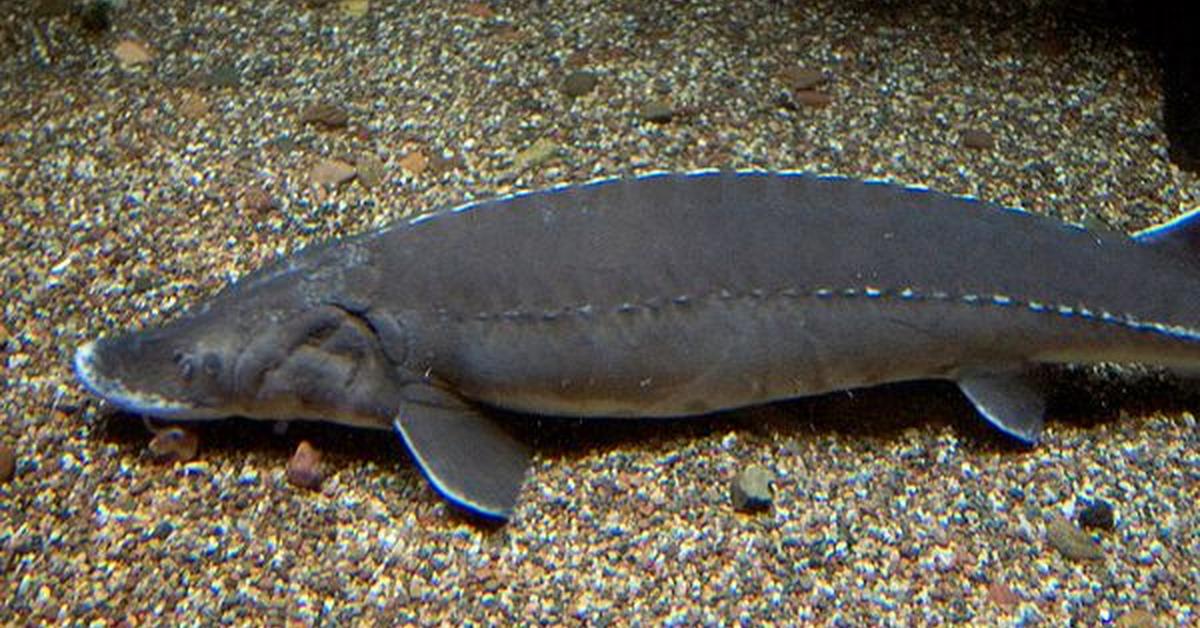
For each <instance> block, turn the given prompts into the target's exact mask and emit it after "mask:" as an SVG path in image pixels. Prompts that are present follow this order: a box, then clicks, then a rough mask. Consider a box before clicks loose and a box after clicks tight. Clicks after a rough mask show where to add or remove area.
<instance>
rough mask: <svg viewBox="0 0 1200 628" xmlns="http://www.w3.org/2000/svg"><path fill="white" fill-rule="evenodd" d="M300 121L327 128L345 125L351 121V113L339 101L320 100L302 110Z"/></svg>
mask: <svg viewBox="0 0 1200 628" xmlns="http://www.w3.org/2000/svg"><path fill="white" fill-rule="evenodd" d="M300 122H303V123H304V124H319V125H321V126H323V127H325V128H327V129H336V128H340V127H344V126H346V125H347V124H349V123H350V114H349V113H348V112H347V111H346V110H345V109H344V108H343V107H341V106H340V105H338V104H337V103H332V102H328V101H318V102H315V103H312V104H310V105H309V106H307V107H305V108H304V110H303V111H301V112H300Z"/></svg>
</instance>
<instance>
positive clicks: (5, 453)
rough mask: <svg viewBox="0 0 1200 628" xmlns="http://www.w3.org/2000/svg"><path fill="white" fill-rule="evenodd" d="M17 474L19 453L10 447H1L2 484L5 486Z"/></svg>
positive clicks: (0, 482)
mask: <svg viewBox="0 0 1200 628" xmlns="http://www.w3.org/2000/svg"><path fill="white" fill-rule="evenodd" d="M16 474H17V452H15V451H13V449H12V447H9V446H8V445H0V484H5V483H7V482H8V481H9V480H11V479H13V476H15V475H16Z"/></svg>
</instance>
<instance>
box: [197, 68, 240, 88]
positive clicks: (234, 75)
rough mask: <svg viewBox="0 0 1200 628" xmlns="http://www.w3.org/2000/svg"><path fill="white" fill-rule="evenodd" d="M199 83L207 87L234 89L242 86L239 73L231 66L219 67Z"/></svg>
mask: <svg viewBox="0 0 1200 628" xmlns="http://www.w3.org/2000/svg"><path fill="white" fill-rule="evenodd" d="M201 83H203V84H204V85H206V86H208V87H217V88H222V87H229V88H234V87H238V86H239V85H241V84H242V76H241V73H239V72H238V69H237V67H236V66H234V65H232V64H225V65H219V66H217V67H215V68H213V69H212V70H211V71H209V72H208V73H207V74H205V75H204V76H203V77H202V78H201Z"/></svg>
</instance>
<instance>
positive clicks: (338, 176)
mask: <svg viewBox="0 0 1200 628" xmlns="http://www.w3.org/2000/svg"><path fill="white" fill-rule="evenodd" d="M356 173H357V171H356V170H355V169H354V166H351V165H350V164H348V163H346V162H344V161H342V160H340V159H326V160H324V161H322V162H321V163H318V164H317V165H315V166H313V169H312V172H311V173H310V175H309V176H311V177H312V181H313V183H316V184H317V185H329V186H333V185H341V184H342V183H345V182H347V181H349V180H350V179H353V178H354V175H355V174H356Z"/></svg>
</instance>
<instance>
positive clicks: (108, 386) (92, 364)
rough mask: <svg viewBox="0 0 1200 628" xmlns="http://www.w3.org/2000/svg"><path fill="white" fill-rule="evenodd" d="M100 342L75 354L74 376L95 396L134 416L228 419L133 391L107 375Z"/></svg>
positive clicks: (214, 413) (205, 409)
mask: <svg viewBox="0 0 1200 628" xmlns="http://www.w3.org/2000/svg"><path fill="white" fill-rule="evenodd" d="M99 356H100V353H99V352H98V351H97V341H89V342H86V343H84V344H83V345H80V347H79V348H78V349H76V350H75V359H74V360H73V362H74V366H75V375H76V377H78V378H79V381H80V382H81V383H82V384H83V387H84V388H86V389H87V390H88V392H90V393H92V394H93V395H95V396H97V397H99V398H101V399H103V400H105V401H107V402H109V403H111V404H113V405H115V406H117V407H119V408H120V409H121V410H123V411H125V412H129V413H131V414H142V415H150V416H156V417H161V418H164V419H211V418H217V417H221V416H226V415H225V414H224V413H221V412H217V411H214V410H211V409H208V408H203V407H200V406H196V405H195V404H190V403H184V402H181V401H179V400H177V399H170V398H167V397H163V396H162V395H158V394H155V393H151V392H145V391H139V390H133V389H131V388H129V387H128V386H127V385H125V383H124V382H122V381H121V380H120V379H116V378H113V377H108V376H106V375H105V374H104V369H103V368H102V365H101V364H102V363H101V362H99Z"/></svg>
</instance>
